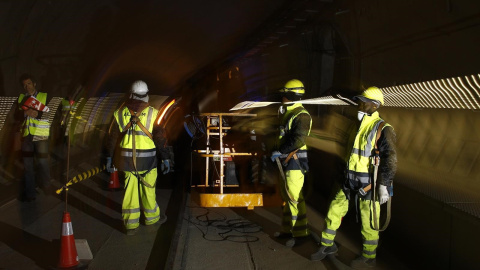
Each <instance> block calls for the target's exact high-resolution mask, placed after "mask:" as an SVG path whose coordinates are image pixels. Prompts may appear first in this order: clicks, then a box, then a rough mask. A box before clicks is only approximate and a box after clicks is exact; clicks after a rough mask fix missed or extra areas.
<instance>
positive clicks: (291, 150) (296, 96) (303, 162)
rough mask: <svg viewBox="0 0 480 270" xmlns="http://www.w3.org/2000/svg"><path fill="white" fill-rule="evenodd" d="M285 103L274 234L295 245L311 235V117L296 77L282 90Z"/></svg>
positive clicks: (276, 155) (281, 114)
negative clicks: (307, 179)
mask: <svg viewBox="0 0 480 270" xmlns="http://www.w3.org/2000/svg"><path fill="white" fill-rule="evenodd" d="M280 94H281V97H282V103H283V105H282V106H281V107H280V110H279V117H280V119H281V124H280V136H279V141H278V144H277V146H276V150H275V151H273V152H272V155H271V159H272V161H274V162H276V163H277V164H278V167H279V170H280V174H281V175H282V179H281V181H280V190H281V196H282V199H283V201H284V206H283V218H282V230H281V231H280V232H276V233H275V235H274V236H275V237H277V238H289V240H287V242H286V244H285V245H286V246H288V247H293V246H294V245H295V244H299V242H301V241H302V240H304V239H306V237H307V236H309V230H308V221H307V209H306V206H305V200H304V198H303V194H302V188H303V183H304V175H305V173H306V172H307V171H308V159H307V145H306V144H305V140H306V138H307V136H308V135H309V134H310V129H311V127H312V118H311V117H310V114H309V113H308V111H307V110H305V108H304V107H303V106H302V104H301V103H293V104H285V103H287V102H291V101H298V100H300V99H301V98H302V96H303V95H304V94H305V88H304V86H303V83H302V82H301V81H299V80H296V79H293V80H290V81H288V82H287V83H286V84H285V87H284V88H282V89H281V90H280Z"/></svg>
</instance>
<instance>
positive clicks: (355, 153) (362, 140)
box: [346, 112, 390, 190]
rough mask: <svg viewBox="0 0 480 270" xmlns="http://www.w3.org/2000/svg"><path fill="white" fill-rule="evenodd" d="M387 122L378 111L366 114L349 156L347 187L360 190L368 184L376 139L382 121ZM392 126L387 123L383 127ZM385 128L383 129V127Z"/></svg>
mask: <svg viewBox="0 0 480 270" xmlns="http://www.w3.org/2000/svg"><path fill="white" fill-rule="evenodd" d="M382 122H385V121H384V120H383V119H381V118H380V116H379V114H378V112H374V113H373V114H372V115H371V116H368V115H365V116H364V117H363V119H362V122H361V123H360V127H359V128H358V132H357V134H356V136H355V139H354V142H353V147H352V151H351V153H350V156H348V157H347V158H348V159H347V172H346V174H347V175H346V179H347V183H346V184H347V187H348V188H349V189H353V190H358V189H359V188H363V187H365V186H367V185H368V184H369V183H370V182H371V179H370V177H372V172H373V171H372V169H373V166H371V164H372V159H371V157H372V156H373V155H374V152H373V150H374V148H375V140H376V136H377V130H378V126H379V125H380V123H382ZM387 126H390V125H389V124H387V123H385V125H384V126H383V128H385V127H387ZM382 130H383V129H382Z"/></svg>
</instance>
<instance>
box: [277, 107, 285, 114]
mask: <svg viewBox="0 0 480 270" xmlns="http://www.w3.org/2000/svg"><path fill="white" fill-rule="evenodd" d="M278 112H279V113H280V114H284V113H285V107H283V106H280V108H278Z"/></svg>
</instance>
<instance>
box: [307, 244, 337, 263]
mask: <svg viewBox="0 0 480 270" xmlns="http://www.w3.org/2000/svg"><path fill="white" fill-rule="evenodd" d="M337 251H338V247H337V245H335V243H333V245H331V246H321V247H320V248H319V249H318V251H317V252H315V253H313V254H312V255H310V260H312V261H321V260H323V259H325V257H327V255H328V254H335V253H337Z"/></svg>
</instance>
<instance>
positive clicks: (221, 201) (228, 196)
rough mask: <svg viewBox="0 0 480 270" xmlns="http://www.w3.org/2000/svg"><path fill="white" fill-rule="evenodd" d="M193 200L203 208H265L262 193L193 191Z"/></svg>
mask: <svg viewBox="0 0 480 270" xmlns="http://www.w3.org/2000/svg"><path fill="white" fill-rule="evenodd" d="M192 198H193V200H194V201H195V202H196V203H197V204H198V205H199V206H202V207H247V208H248V209H249V210H253V208H254V207H255V206H263V196H262V193H223V194H219V193H199V192H197V191H195V190H194V191H192Z"/></svg>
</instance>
